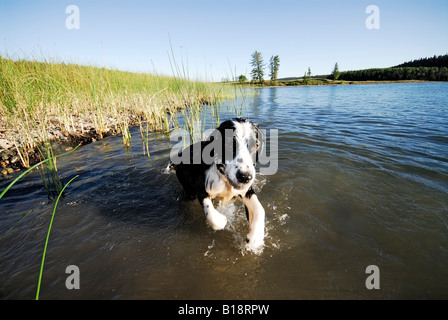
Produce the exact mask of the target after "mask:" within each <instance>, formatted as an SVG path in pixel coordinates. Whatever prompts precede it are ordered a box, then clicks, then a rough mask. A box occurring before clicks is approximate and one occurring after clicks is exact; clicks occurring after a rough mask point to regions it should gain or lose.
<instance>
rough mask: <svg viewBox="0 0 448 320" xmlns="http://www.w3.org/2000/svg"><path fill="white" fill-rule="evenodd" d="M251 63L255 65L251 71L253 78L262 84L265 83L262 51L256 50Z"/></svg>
mask: <svg viewBox="0 0 448 320" xmlns="http://www.w3.org/2000/svg"><path fill="white" fill-rule="evenodd" d="M250 65H251V66H252V67H253V69H252V71H251V73H250V74H251V76H252V80H254V81H258V82H260V84H262V83H263V81H264V80H263V76H264V70H263V69H264V62H263V56H262V55H261V53H260V52H258V51H255V52H254V53H252V60H251V62H250Z"/></svg>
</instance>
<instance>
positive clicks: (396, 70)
mask: <svg viewBox="0 0 448 320" xmlns="http://www.w3.org/2000/svg"><path fill="white" fill-rule="evenodd" d="M250 65H251V67H252V70H251V72H250V75H251V78H252V82H254V83H259V84H263V83H264V76H265V69H266V66H267V65H266V63H265V62H264V59H263V55H262V54H261V52H259V51H255V52H254V53H252V55H251V60H250ZM279 68H280V58H279V56H278V55H273V56H271V58H270V59H269V65H268V70H269V75H268V76H269V78H270V80H271V81H273V82H277V81H278V71H279ZM319 77H322V78H326V79H331V80H346V81H401V80H425V81H448V55H439V56H434V57H431V58H422V59H418V60H413V61H409V62H405V63H402V64H400V65H397V66H395V67H390V68H371V69H364V70H354V71H340V70H339V66H338V63H336V64H335V65H334V68H333V71H332V72H331V74H329V75H327V76H319ZM310 79H311V68H308V71H307V72H305V74H304V76H303V78H302V84H308V82H309V81H310ZM237 80H238V81H239V82H247V81H248V79H247V77H246V76H245V75H240V76H239V77H238V79H237Z"/></svg>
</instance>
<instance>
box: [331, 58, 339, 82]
mask: <svg viewBox="0 0 448 320" xmlns="http://www.w3.org/2000/svg"><path fill="white" fill-rule="evenodd" d="M340 74H341V73H340V72H339V66H338V63H337V62H336V64H335V65H334V69H333V72H332V73H331V77H332V79H333V80H338V79H339V76H340Z"/></svg>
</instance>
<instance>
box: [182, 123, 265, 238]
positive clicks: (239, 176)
mask: <svg viewBox="0 0 448 320" xmlns="http://www.w3.org/2000/svg"><path fill="white" fill-rule="evenodd" d="M226 129H227V130H231V132H232V136H230V138H229V136H226V135H225V133H226ZM216 130H217V131H215V132H214V134H213V133H212V134H211V136H210V137H209V139H208V140H207V141H202V142H198V143H197V144H196V145H191V146H189V147H187V148H185V149H184V150H182V151H181V152H180V153H179V156H182V154H185V153H189V155H190V164H184V163H180V164H178V165H175V166H174V169H175V171H176V176H177V178H178V180H179V182H180V183H181V185H182V186H183V188H184V190H185V193H186V195H187V196H188V197H189V198H191V199H193V198H197V199H198V200H199V203H200V204H201V206H202V207H203V209H204V212H205V215H206V219H207V222H208V223H209V224H210V225H211V226H212V228H213V229H215V230H220V229H223V228H224V227H225V225H226V223H227V218H226V217H225V216H224V215H223V214H221V213H219V212H218V211H217V210H216V209H215V208H214V207H213V203H212V201H211V200H212V199H214V198H218V199H221V200H222V201H223V202H224V203H226V202H229V201H231V200H232V199H234V198H235V197H239V198H240V199H241V200H242V201H243V203H244V205H245V208H246V216H247V218H248V220H249V225H250V228H249V233H248V235H247V237H246V241H247V243H248V245H249V246H252V247H260V246H262V245H263V239H264V218H265V212H264V209H263V207H262V205H261V204H260V202H259V201H258V198H257V196H256V194H255V192H254V190H253V188H252V184H253V182H254V180H255V164H256V161H257V157H258V152H260V151H261V148H262V142H263V139H261V132H260V131H259V130H258V126H257V125H256V124H254V123H252V122H250V121H248V120H246V119H243V118H236V119H232V120H227V121H225V122H223V123H222V124H221V125H220V126H219V127H218V128H217V129H216ZM217 134H220V137H222V140H216V141H215V139H216V137H218V135H217ZM230 139H232V141H230ZM211 143H215V146H219V148H217V149H218V150H217V152H216V154H214V155H213V156H214V160H213V163H211V164H208V163H205V162H204V160H203V159H202V157H201V155H198V154H197V152H201V154H202V152H203V150H204V148H207V147H211V145H210V144H211ZM230 143H231V144H232V145H233V148H232V149H231V150H230V152H231V154H230V152H229V149H228V148H227V149H226V148H225V146H226V145H227V146H228V147H229V146H230ZM193 159H201V160H200V162H199V163H194V162H193Z"/></svg>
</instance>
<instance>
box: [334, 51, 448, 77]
mask: <svg viewBox="0 0 448 320" xmlns="http://www.w3.org/2000/svg"><path fill="white" fill-rule="evenodd" d="M338 79H341V80H347V81H369V80H370V81H384V80H390V81H400V80H426V81H448V55H443V56H434V57H431V58H422V59H418V60H413V61H409V62H405V63H402V64H399V65H397V66H395V67H391V68H372V69H365V70H356V71H343V72H340V73H339V77H338Z"/></svg>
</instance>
